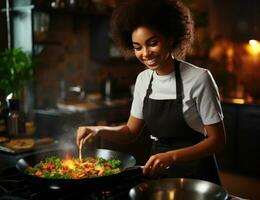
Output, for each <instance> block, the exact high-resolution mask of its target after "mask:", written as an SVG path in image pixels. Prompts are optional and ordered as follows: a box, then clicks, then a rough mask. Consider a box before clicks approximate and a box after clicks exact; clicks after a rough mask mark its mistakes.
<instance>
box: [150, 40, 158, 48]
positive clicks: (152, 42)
mask: <svg viewBox="0 0 260 200" xmlns="http://www.w3.org/2000/svg"><path fill="white" fill-rule="evenodd" d="M157 44H158V42H157V41H151V42H150V46H152V47H154V46H156V45H157Z"/></svg>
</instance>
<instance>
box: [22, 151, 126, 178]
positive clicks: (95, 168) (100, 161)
mask: <svg viewBox="0 0 260 200" xmlns="http://www.w3.org/2000/svg"><path fill="white" fill-rule="evenodd" d="M120 165H121V161H120V160H116V159H112V160H106V159H104V158H101V157H97V158H93V157H87V158H83V159H82V160H81V161H80V160H79V159H78V158H71V159H60V158H58V157H56V156H50V157H47V158H45V159H44V160H42V161H40V162H39V163H37V164H36V165H34V166H33V167H31V166H30V167H28V168H27V169H26V170H25V173H27V174H29V175H34V176H38V177H44V178H51V179H80V178H93V177H99V176H107V175H111V174H116V173H119V172H120Z"/></svg>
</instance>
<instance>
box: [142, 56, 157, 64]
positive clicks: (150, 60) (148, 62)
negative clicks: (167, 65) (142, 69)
mask: <svg viewBox="0 0 260 200" xmlns="http://www.w3.org/2000/svg"><path fill="white" fill-rule="evenodd" d="M144 62H145V63H146V64H147V65H149V66H153V65H156V59H155V58H153V59H149V60H144Z"/></svg>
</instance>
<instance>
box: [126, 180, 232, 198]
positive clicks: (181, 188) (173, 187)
mask: <svg viewBox="0 0 260 200" xmlns="http://www.w3.org/2000/svg"><path fill="white" fill-rule="evenodd" d="M129 196H130V199H131V200H140V199H142V200H227V199H228V193H227V192H226V190H225V189H223V188H222V187H221V186H219V185H217V184H214V183H211V182H208V181H203V180H195V179H186V178H167V179H159V180H152V181H147V182H144V183H141V184H139V185H137V186H135V187H134V188H132V189H131V190H130V192H129Z"/></svg>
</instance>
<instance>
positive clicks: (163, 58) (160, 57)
mask: <svg viewBox="0 0 260 200" xmlns="http://www.w3.org/2000/svg"><path fill="white" fill-rule="evenodd" d="M132 42H133V49H134V53H135V56H136V57H137V59H138V60H140V61H141V62H142V63H143V64H145V65H146V66H147V67H148V68H149V69H151V70H155V71H156V72H157V74H158V75H164V74H168V73H171V72H172V71H173V69H174V68H173V60H172V58H171V55H170V52H171V45H172V42H173V40H169V39H167V38H166V37H164V36H163V35H162V34H161V33H160V32H158V31H156V30H154V29H151V28H148V27H145V26H141V27H138V28H137V29H135V30H134V31H133V33H132Z"/></svg>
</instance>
